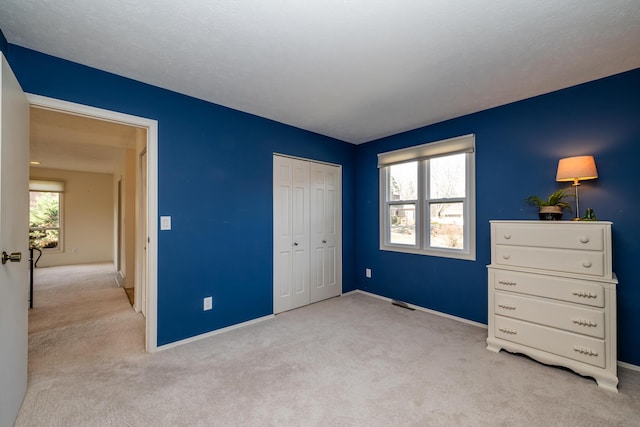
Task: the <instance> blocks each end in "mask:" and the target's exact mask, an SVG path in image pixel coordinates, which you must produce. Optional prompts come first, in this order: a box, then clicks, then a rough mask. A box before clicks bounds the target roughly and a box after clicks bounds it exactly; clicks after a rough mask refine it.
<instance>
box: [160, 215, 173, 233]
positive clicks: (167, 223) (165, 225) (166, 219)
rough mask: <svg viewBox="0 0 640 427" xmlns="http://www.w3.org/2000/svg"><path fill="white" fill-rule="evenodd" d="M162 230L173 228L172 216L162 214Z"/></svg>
mask: <svg viewBox="0 0 640 427" xmlns="http://www.w3.org/2000/svg"><path fill="white" fill-rule="evenodd" d="M160 230H171V217H170V216H161V217H160Z"/></svg>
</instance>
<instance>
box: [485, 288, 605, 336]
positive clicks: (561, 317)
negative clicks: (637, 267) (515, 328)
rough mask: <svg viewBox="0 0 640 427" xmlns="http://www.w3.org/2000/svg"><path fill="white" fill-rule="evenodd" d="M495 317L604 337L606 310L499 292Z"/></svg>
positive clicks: (495, 306) (495, 297)
mask: <svg viewBox="0 0 640 427" xmlns="http://www.w3.org/2000/svg"><path fill="white" fill-rule="evenodd" d="M494 311H495V314H497V315H501V316H506V317H512V318H515V319H520V320H526V321H529V322H533V323H538V324H540V325H546V326H551V327H553V328H560V329H564V330H565V331H570V332H576V333H579V334H584V335H589V336H592V337H596V338H604V337H605V336H604V335H605V333H604V330H605V329H604V311H603V310H597V309H593V308H582V307H576V306H571V305H568V304H564V303H559V302H552V301H549V300H542V299H538V298H534V297H522V296H518V295H514V294H509V293H504V292H496V293H495V296H494Z"/></svg>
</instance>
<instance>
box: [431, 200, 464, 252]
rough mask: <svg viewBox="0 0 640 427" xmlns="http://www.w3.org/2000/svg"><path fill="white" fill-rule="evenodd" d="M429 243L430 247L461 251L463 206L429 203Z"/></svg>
mask: <svg viewBox="0 0 640 427" xmlns="http://www.w3.org/2000/svg"><path fill="white" fill-rule="evenodd" d="M430 213H431V224H430V228H429V229H430V233H431V234H430V235H431V237H430V241H431V246H432V247H437V248H450V249H463V248H464V247H463V245H464V217H463V204H462V203H461V202H456V203H430Z"/></svg>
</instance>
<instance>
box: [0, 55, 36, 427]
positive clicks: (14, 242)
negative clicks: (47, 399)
mask: <svg viewBox="0 0 640 427" xmlns="http://www.w3.org/2000/svg"><path fill="white" fill-rule="evenodd" d="M0 61H1V62H2V67H1V74H2V76H1V80H2V84H1V87H0V99H1V101H0V102H1V113H2V114H1V117H0V252H2V251H6V252H7V253H9V254H11V253H12V252H20V253H21V254H22V260H21V261H20V262H10V261H8V262H6V263H5V264H2V265H0V426H11V425H13V423H14V421H15V419H16V416H17V415H18V411H19V409H20V405H21V404H22V399H23V398H24V394H25V391H26V389H27V334H28V330H27V317H28V306H29V265H28V264H29V263H28V258H29V254H28V245H29V237H28V236H29V166H28V165H29V104H28V102H27V98H26V97H25V95H24V93H23V92H22V89H21V88H20V85H19V84H18V81H17V80H16V78H15V76H14V75H13V72H12V71H11V68H9V65H8V63H7V61H6V59H5V58H4V55H2V54H0Z"/></svg>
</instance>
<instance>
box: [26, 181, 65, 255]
mask: <svg viewBox="0 0 640 427" xmlns="http://www.w3.org/2000/svg"><path fill="white" fill-rule="evenodd" d="M63 191H64V183H63V182H59V181H42V180H30V181H29V246H30V247H34V248H38V249H43V250H47V251H61V250H62V195H63Z"/></svg>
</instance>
